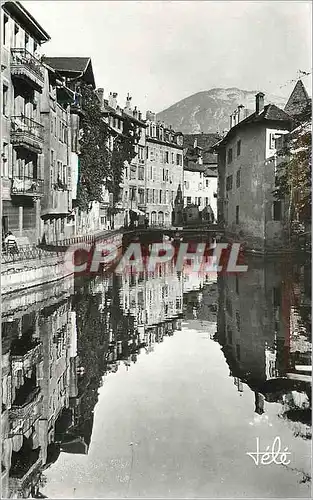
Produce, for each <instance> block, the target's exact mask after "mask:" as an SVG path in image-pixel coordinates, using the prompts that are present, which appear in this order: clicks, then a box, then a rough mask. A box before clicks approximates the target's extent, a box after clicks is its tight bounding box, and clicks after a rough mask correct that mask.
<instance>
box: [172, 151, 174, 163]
mask: <svg viewBox="0 0 313 500" xmlns="http://www.w3.org/2000/svg"><path fill="white" fill-rule="evenodd" d="M172 163H174V153H172Z"/></svg>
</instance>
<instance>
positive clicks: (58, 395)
mask: <svg viewBox="0 0 313 500" xmlns="http://www.w3.org/2000/svg"><path fill="white" fill-rule="evenodd" d="M310 287H311V276H310V265H307V264H304V263H301V262H298V263H296V264H295V263H292V262H291V261H283V262H282V261H280V262H277V261H267V262H264V261H258V260H256V259H254V260H251V262H250V261H249V262H248V271H247V272H246V273H240V274H238V275H235V274H232V275H227V274H223V275H218V276H217V275H216V274H215V273H213V272H212V273H208V274H205V275H198V274H197V273H190V272H189V273H188V272H187V271H186V272H182V273H177V272H176V271H175V269H174V267H173V265H172V264H171V263H166V264H163V265H162V266H159V268H158V269H157V270H156V271H155V272H154V273H149V274H145V273H135V274H133V275H130V274H129V273H128V274H126V273H125V274H124V275H120V276H118V275H116V274H114V273H112V274H111V275H109V276H97V277H95V278H92V279H90V278H87V277H80V278H77V279H76V280H66V282H64V284H63V285H61V284H59V285H58V289H54V288H51V287H50V289H45V290H43V291H42V292H41V293H39V292H38V293H37V295H36V296H35V297H33V298H31V297H29V296H28V295H29V294H24V296H23V298H22V299H20V301H16V300H15V301H14V299H13V298H10V299H6V301H5V303H4V317H3V323H2V377H3V386H2V389H3V403H2V422H3V425H2V437H3V453H2V488H3V491H2V495H3V497H5V496H10V497H13V498H17V497H24V498H25V497H27V496H33V497H36V498H42V497H43V495H44V496H46V497H48V498H139V497H140V498H151V497H155V498H227V497H231V498H236V497H237V498H299V497H301V498H308V497H309V496H310V488H311V477H310V452H311V425H310V422H311V370H310V368H309V365H311V288H310ZM32 293H33V292H32ZM10 301H11V302H10ZM275 438H276V451H277V443H278V440H277V438H279V441H280V450H278V451H281V452H285V453H286V454H285V456H283V455H281V454H279V453H276V456H274V457H272V460H269V457H268V456H267V464H262V456H259V457H258V458H256V457H255V455H252V456H250V455H249V453H251V454H253V453H254V452H256V451H257V446H259V451H260V452H264V451H266V449H267V450H269V451H271V450H272V445H273V442H274V440H275ZM267 447H268V448H267ZM263 458H264V455H263ZM265 459H266V457H265ZM265 459H264V460H265ZM258 460H259V463H256V462H258ZM265 461H266V460H265ZM268 462H272V463H268ZM280 462H283V463H280Z"/></svg>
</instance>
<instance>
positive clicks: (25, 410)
mask: <svg viewBox="0 0 313 500" xmlns="http://www.w3.org/2000/svg"><path fill="white" fill-rule="evenodd" d="M41 398H42V396H41V394H40V387H34V388H33V390H32V391H31V392H30V393H29V394H28V395H27V397H26V398H25V402H24V403H23V404H22V405H13V406H11V408H10V413H9V416H10V420H17V419H22V420H26V418H27V417H28V416H30V415H31V414H32V413H33V409H34V408H35V406H36V405H38V403H39V402H40V400H41Z"/></svg>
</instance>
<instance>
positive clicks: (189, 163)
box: [184, 161, 207, 172]
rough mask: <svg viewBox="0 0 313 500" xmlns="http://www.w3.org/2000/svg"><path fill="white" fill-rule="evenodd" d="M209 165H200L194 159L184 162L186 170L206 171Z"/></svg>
mask: <svg viewBox="0 0 313 500" xmlns="http://www.w3.org/2000/svg"><path fill="white" fill-rule="evenodd" d="M206 169H207V167H206V166H205V165H200V164H199V163H196V162H194V161H187V162H186V163H184V170H187V171H189V172H205V171H206Z"/></svg>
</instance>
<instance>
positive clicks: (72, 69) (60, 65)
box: [43, 57, 96, 88]
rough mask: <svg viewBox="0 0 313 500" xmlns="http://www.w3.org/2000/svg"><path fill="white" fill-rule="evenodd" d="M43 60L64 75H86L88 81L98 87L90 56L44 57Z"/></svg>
mask: <svg viewBox="0 0 313 500" xmlns="http://www.w3.org/2000/svg"><path fill="white" fill-rule="evenodd" d="M43 61H44V62H45V63H47V64H48V65H49V66H51V68H53V69H55V70H56V71H57V72H58V73H60V74H62V75H63V76H67V77H69V78H71V77H72V78H79V77H82V76H84V80H85V81H86V82H87V83H90V84H91V85H92V86H93V87H94V88H95V87H96V85H95V79H94V74H93V70H92V64H91V59H90V57H44V58H43Z"/></svg>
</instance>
